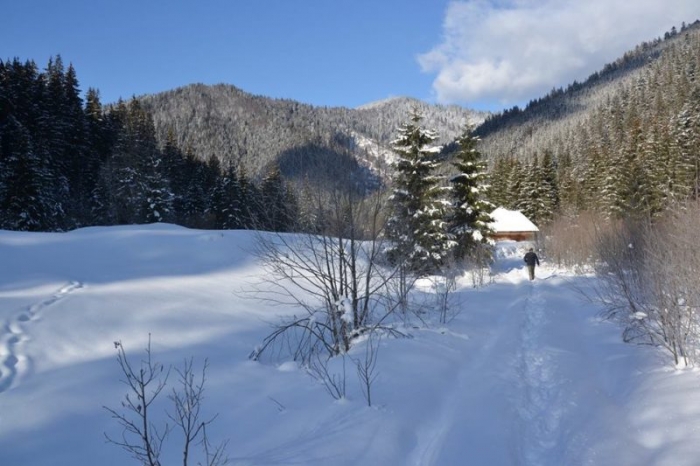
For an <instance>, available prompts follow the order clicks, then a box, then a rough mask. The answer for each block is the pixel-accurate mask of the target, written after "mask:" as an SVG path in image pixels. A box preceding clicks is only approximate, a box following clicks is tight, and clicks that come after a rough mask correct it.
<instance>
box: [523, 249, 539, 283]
mask: <svg viewBox="0 0 700 466" xmlns="http://www.w3.org/2000/svg"><path fill="white" fill-rule="evenodd" d="M523 260H524V261H525V264H527V271H528V273H529V274H530V280H534V279H535V265H540V258H539V257H537V254H535V251H533V249H532V248H530V250H529V251H528V252H527V253H525V257H523Z"/></svg>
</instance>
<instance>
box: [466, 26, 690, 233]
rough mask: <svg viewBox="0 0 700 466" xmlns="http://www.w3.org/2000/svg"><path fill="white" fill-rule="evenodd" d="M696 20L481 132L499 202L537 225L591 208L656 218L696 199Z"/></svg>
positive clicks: (611, 214)
mask: <svg viewBox="0 0 700 466" xmlns="http://www.w3.org/2000/svg"><path fill="white" fill-rule="evenodd" d="M699 74H700V24H699V23H698V22H696V23H695V24H693V25H691V26H685V25H683V26H682V27H681V31H680V32H677V31H676V30H675V29H674V30H672V31H671V32H670V33H668V34H666V37H665V39H664V40H661V39H657V40H655V41H653V42H651V43H645V44H642V45H640V46H638V47H637V48H636V49H635V50H634V51H632V52H629V53H628V54H626V55H625V56H624V57H622V58H621V59H620V60H618V61H617V62H616V63H613V64H611V65H608V66H606V68H605V70H604V71H603V72H601V73H596V74H594V75H593V76H591V77H590V78H589V80H587V81H586V82H585V83H584V84H581V85H579V84H575V85H572V86H570V87H569V88H568V89H567V90H566V91H561V90H558V91H553V92H552V93H551V94H550V95H549V96H547V97H545V98H543V99H539V100H537V101H533V102H531V103H530V105H528V107H527V108H526V109H525V110H522V111H520V110H518V109H517V108H516V109H512V110H510V111H508V112H505V113H504V114H502V115H498V116H494V117H491V118H489V119H487V121H486V122H485V123H484V125H482V126H481V128H479V130H478V133H480V134H481V135H482V137H483V142H482V145H481V146H480V147H481V150H482V152H483V153H484V154H486V155H487V157H488V159H489V161H490V163H491V178H492V182H493V191H492V196H493V201H494V202H496V203H497V204H500V205H503V206H506V207H510V208H517V209H521V210H522V211H523V212H524V213H526V214H527V215H528V216H530V217H531V218H533V219H534V220H535V221H536V223H540V224H543V223H547V222H548V221H550V220H551V219H552V218H553V217H554V216H556V215H558V214H561V213H576V212H580V211H582V210H591V211H595V212H598V213H600V214H602V215H603V216H604V217H606V218H624V217H628V216H641V217H651V218H653V217H655V216H658V215H659V214H661V213H662V212H663V211H664V210H665V209H666V208H667V207H669V206H670V205H673V204H675V203H679V202H683V201H685V200H687V199H688V198H689V197H692V198H697V195H698V185H699V180H700V178H699V176H700V172H699V165H700V153H699V150H700V79H699V78H700V76H699Z"/></svg>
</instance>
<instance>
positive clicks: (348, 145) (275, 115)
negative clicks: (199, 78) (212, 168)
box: [140, 84, 487, 178]
mask: <svg viewBox="0 0 700 466" xmlns="http://www.w3.org/2000/svg"><path fill="white" fill-rule="evenodd" d="M140 100H141V101H142V103H143V105H144V107H145V108H146V109H148V110H149V111H150V112H151V113H152V114H153V117H154V122H155V127H156V131H157V134H158V138H159V140H160V141H161V143H163V142H164V141H165V140H166V139H167V138H168V137H169V133H170V137H174V138H175V140H176V142H177V144H178V145H179V146H180V147H182V148H184V149H185V150H190V151H192V152H194V153H195V154H196V155H197V156H198V157H199V158H202V159H209V158H210V157H217V158H219V159H220V160H221V162H222V165H223V166H226V165H228V164H235V165H237V166H242V167H243V168H245V170H246V171H247V172H249V173H251V174H253V175H255V176H261V175H263V174H264V173H265V171H266V170H268V169H269V167H270V165H272V164H278V165H279V166H280V168H281V169H282V172H283V174H285V175H286V176H287V177H308V176H319V173H325V174H327V175H328V176H330V177H331V178H335V177H337V175H338V174H339V173H338V172H339V171H342V172H347V171H348V170H349V171H355V172H362V171H367V170H368V169H369V170H371V171H372V172H373V173H375V175H376V174H377V173H381V172H382V171H383V170H384V168H385V165H386V158H387V156H388V154H389V153H390V150H389V148H390V142H391V140H392V139H393V138H394V137H395V135H396V128H397V127H398V126H399V125H400V124H402V123H404V122H405V121H406V119H407V118H408V114H409V110H410V109H411V108H412V107H414V106H417V107H419V108H420V109H421V111H422V112H423V115H424V118H425V120H424V122H425V124H426V126H428V127H430V128H432V129H434V130H436V131H437V132H438V133H439V135H440V141H439V142H441V143H446V142H449V141H450V140H453V139H454V138H455V137H456V136H457V135H458V134H459V132H460V131H461V130H462V129H463V127H464V125H465V123H466V122H470V123H472V124H478V123H481V122H482V121H483V120H484V119H485V118H486V116H487V114H486V113H483V112H476V111H472V110H468V109H465V108H462V107H459V106H454V105H453V106H444V105H431V104H427V103H424V102H421V101H419V100H416V99H411V98H407V97H400V98H392V99H387V100H384V101H380V102H375V103H370V104H367V105H364V106H362V107H359V108H357V109H350V108H344V107H316V106H312V105H307V104H303V103H300V102H296V101H293V100H288V99H272V98H267V97H263V96H256V95H252V94H248V93H246V92H244V91H242V90H240V89H238V88H236V87H234V86H231V85H226V84H219V85H214V86H208V85H203V84H192V85H189V86H185V87H181V88H178V89H174V90H172V91H168V92H163V93H160V94H155V95H148V96H142V97H140ZM321 167H322V169H321V170H319V168H321Z"/></svg>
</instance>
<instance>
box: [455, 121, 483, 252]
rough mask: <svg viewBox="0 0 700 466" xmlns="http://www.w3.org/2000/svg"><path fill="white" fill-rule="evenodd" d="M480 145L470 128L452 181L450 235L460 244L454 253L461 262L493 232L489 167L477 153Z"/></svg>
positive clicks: (462, 139)
mask: <svg viewBox="0 0 700 466" xmlns="http://www.w3.org/2000/svg"><path fill="white" fill-rule="evenodd" d="M478 142H479V139H478V136H475V135H474V134H473V127H472V126H467V127H466V128H465V129H464V131H463V132H462V135H461V136H460V137H459V139H457V144H458V146H459V150H458V152H457V154H456V155H455V158H454V161H453V162H452V165H453V166H454V167H455V168H456V169H457V174H456V175H454V176H453V177H452V178H451V179H450V183H451V184H452V213H451V216H450V232H451V233H452V235H453V237H454V240H455V241H456V243H457V244H456V246H455V249H454V254H455V257H457V258H458V259H462V258H464V257H466V256H469V255H471V254H472V253H473V252H474V251H476V249H477V248H478V246H479V245H482V244H485V243H487V242H488V238H489V235H490V234H491V233H492V230H491V227H490V224H491V222H493V219H492V218H491V215H490V212H492V211H493V209H494V206H493V204H492V203H491V202H490V201H489V200H488V189H489V184H488V175H487V171H486V168H487V167H486V162H485V161H483V160H482V158H481V154H480V153H479V151H478V150H477V144H478Z"/></svg>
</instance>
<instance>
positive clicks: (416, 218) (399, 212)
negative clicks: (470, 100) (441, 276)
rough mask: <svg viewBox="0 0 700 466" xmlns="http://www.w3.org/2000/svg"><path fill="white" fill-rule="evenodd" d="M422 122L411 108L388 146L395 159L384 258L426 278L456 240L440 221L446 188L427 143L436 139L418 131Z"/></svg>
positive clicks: (444, 210)
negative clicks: (391, 244) (389, 246)
mask: <svg viewBox="0 0 700 466" xmlns="http://www.w3.org/2000/svg"><path fill="white" fill-rule="evenodd" d="M421 120H422V116H421V114H420V113H419V111H418V109H416V108H414V109H413V110H412V112H411V115H410V118H409V121H408V123H406V124H404V125H403V126H401V127H400V128H399V134H398V138H397V139H396V140H394V141H393V143H392V146H393V150H394V152H395V153H396V155H397V157H398V160H397V162H396V174H395V176H394V179H393V191H392V195H391V197H390V202H391V215H390V217H389V219H388V222H387V236H388V237H389V238H390V239H391V240H392V241H393V246H392V248H390V250H389V251H388V253H389V257H390V258H391V259H392V260H393V261H394V262H396V263H399V264H401V265H405V266H406V267H408V268H409V269H410V270H412V271H414V272H417V273H419V274H425V273H434V272H436V271H438V270H439V269H440V268H441V266H442V265H443V263H444V261H445V259H446V258H447V257H448V255H449V253H450V250H451V249H452V248H453V247H454V246H455V242H454V240H453V239H452V238H451V235H450V234H449V232H448V225H447V222H446V220H445V218H446V213H447V211H448V209H449V207H450V202H449V200H447V195H448V193H447V191H448V190H449V187H445V186H442V180H443V177H442V176H440V175H437V174H436V169H437V168H438V166H439V163H438V162H437V160H436V157H435V156H436V154H437V153H438V152H439V148H438V147H435V146H433V145H432V143H433V142H434V141H435V139H436V137H437V135H436V134H435V132H434V131H431V130H427V129H424V128H423V127H421Z"/></svg>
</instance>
